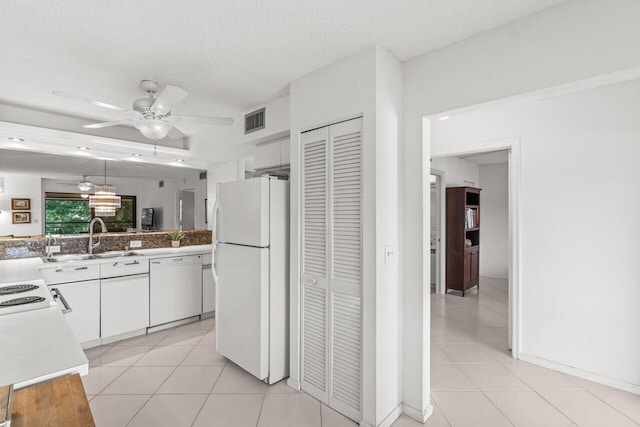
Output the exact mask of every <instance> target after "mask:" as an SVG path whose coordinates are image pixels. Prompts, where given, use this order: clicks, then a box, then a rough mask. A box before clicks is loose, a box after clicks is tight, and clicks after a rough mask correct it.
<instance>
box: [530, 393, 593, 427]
mask: <svg viewBox="0 0 640 427" xmlns="http://www.w3.org/2000/svg"><path fill="white" fill-rule="evenodd" d="M550 390H551V391H554V390H552V389H550ZM533 391H534V392H535V393H536V394H537V395H538V396H540V398H541V399H542V400H544V401H545V402H547V403H548V404H549V405H551V407H552V408H554V409H555V410H556V411H558V412H560V413H561V414H562V415H564V417H565V418H566V419H568V420H569V421H571V422H572V423H573V424H574V425H576V426H579V425H580V424H578V422H577V421H575V420H574V419H573V418H571V417H570V416H569V414H565V413H564V411H563V410H562V409H560V408H559V407H557V406H556V405H554V404H553V402H551V401H549V400H548V399H547V398H545V397H544V396H543V395H542V394H540V393H539V391H538V390H533ZM556 391H557V390H556ZM581 391H584V390H581Z"/></svg>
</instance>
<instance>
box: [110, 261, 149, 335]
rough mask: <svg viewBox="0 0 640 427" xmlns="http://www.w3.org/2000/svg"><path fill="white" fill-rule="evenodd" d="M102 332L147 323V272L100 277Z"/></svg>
mask: <svg viewBox="0 0 640 427" xmlns="http://www.w3.org/2000/svg"><path fill="white" fill-rule="evenodd" d="M100 316H101V336H102V338H108V337H112V336H115V335H119V334H123V333H126V332H131V331H135V330H139V329H143V328H146V327H148V326H149V275H148V274H140V275H136V276H125V277H116V278H111V279H102V283H101V295H100Z"/></svg>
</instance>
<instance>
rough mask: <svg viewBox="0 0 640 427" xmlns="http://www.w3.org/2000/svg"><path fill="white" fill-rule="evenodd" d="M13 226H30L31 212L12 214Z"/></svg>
mask: <svg viewBox="0 0 640 427" xmlns="http://www.w3.org/2000/svg"><path fill="white" fill-rule="evenodd" d="M13 223H14V224H31V212H13Z"/></svg>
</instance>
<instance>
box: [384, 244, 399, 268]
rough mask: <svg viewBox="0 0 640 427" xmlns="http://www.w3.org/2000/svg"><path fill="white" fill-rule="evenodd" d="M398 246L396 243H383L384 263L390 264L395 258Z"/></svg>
mask: <svg viewBox="0 0 640 427" xmlns="http://www.w3.org/2000/svg"><path fill="white" fill-rule="evenodd" d="M397 252H398V247H397V246H396V245H384V263H385V264H390V263H392V262H394V261H395V260H396V253H397Z"/></svg>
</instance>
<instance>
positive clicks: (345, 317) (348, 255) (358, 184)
mask: <svg viewBox="0 0 640 427" xmlns="http://www.w3.org/2000/svg"><path fill="white" fill-rule="evenodd" d="M329 158H330V162H329V164H330V168H329V169H330V171H329V176H330V185H329V188H330V192H329V199H330V221H329V227H330V228H329V229H330V233H329V242H330V250H329V253H330V262H329V265H330V275H329V291H330V303H331V306H330V309H329V313H330V353H329V354H330V365H329V372H330V375H329V390H330V392H329V406H331V407H332V408H334V409H336V410H338V411H339V412H342V413H343V414H345V415H347V416H349V417H351V418H353V419H355V420H359V419H360V413H361V411H360V402H361V365H362V364H361V359H362V357H361V354H362V351H361V343H362V338H361V337H362V119H355V120H350V121H347V122H343V123H338V124H335V125H332V126H330V127H329Z"/></svg>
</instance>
